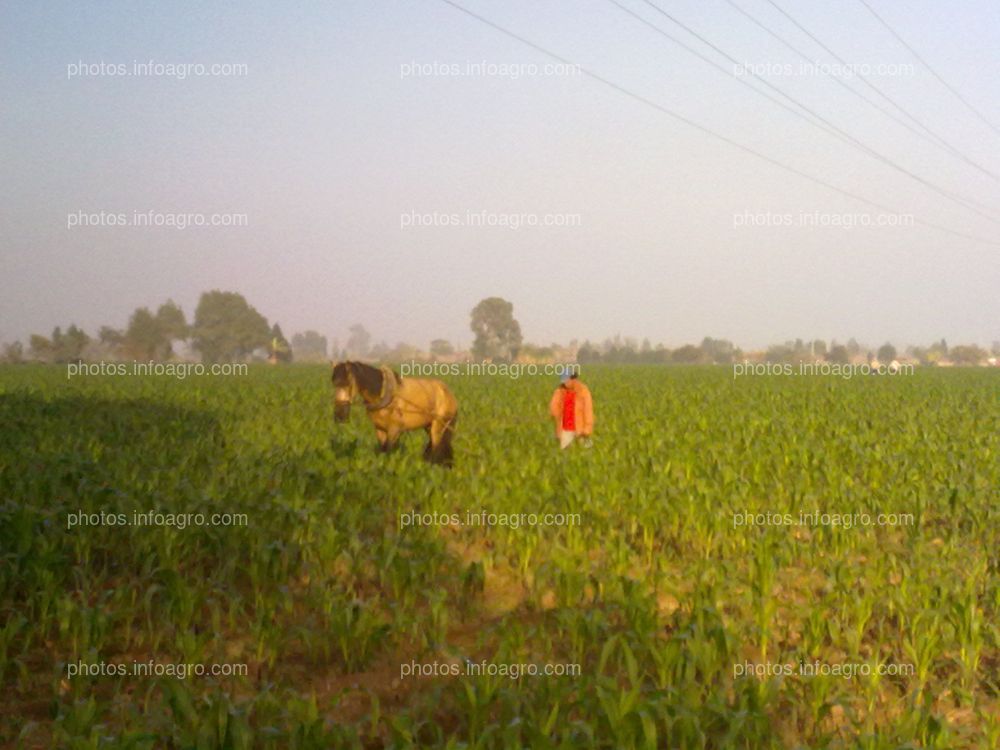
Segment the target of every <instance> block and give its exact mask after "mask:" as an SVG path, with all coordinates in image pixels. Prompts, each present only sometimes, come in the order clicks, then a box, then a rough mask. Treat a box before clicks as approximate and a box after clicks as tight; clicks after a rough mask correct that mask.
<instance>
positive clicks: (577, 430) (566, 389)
mask: <svg viewBox="0 0 1000 750" xmlns="http://www.w3.org/2000/svg"><path fill="white" fill-rule="evenodd" d="M560 380H561V383H560V385H559V387H558V388H556V391H555V393H553V394H552V400H551V401H550V402H549V413H550V414H551V415H552V417H553V419H555V421H556V437H557V438H558V439H559V447H560V448H568V447H569V446H570V444H571V443H572V442H573V441H574V440H575V439H577V438H579V439H580V442H581V443H582V444H583V445H584V446H587V447H589V446H590V436H591V434H592V433H593V431H594V401H593V399H592V398H591V396H590V389H589V388H588V387H587V386H585V385H584V384H583V382H581V380H580V378H579V376H578V375H577V373H576V372H573V373H570V372H568V371H566V370H564V371H563V374H562V376H561V378H560Z"/></svg>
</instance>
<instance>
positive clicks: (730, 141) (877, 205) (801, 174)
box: [441, 0, 1000, 245]
mask: <svg viewBox="0 0 1000 750" xmlns="http://www.w3.org/2000/svg"><path fill="white" fill-rule="evenodd" d="M441 2H443V3H445V4H446V5H450V6H451V7H452V8H455V9H456V10H459V11H461V12H462V13H464V14H466V15H467V16H469V17H471V18H474V19H476V20H477V21H479V22H480V23H482V24H485V25H486V26H489V27H490V28H492V29H495V30H496V31H499V32H500V33H501V34H504V35H505V36H508V37H510V38H511V39H514V40H516V41H518V42H520V43H521V44H523V45H525V46H527V47H530V48H531V49H533V50H535V51H537V52H540V53H541V54H543V55H545V56H546V57H548V58H551V59H552V60H555V61H556V62H559V63H562V64H564V65H569V66H571V67H573V68H574V69H576V70H579V71H580V73H581V74H582V75H585V76H587V77H588V78H591V79H593V80H595V81H597V82H599V83H602V84H604V85H605V86H608V87H609V88H612V89H614V90H615V91H618V92H619V93H621V94H624V95H625V96H627V97H629V98H630V99H634V100H635V101H637V102H640V103H641V104H645V105H646V106H648V107H652V108H653V109H655V110H657V111H658V112H661V113H662V114H665V115H667V116H668V117H670V118H672V119H674V120H677V121H678V122H682V123H684V124H685V125H687V126H689V127H692V128H694V129H696V130H699V131H701V132H702V133H705V134H706V135H709V136H711V137H712V138H715V139H716V140H719V141H722V142H723V143H726V144H728V145H730V146H732V147H733V148H736V149H739V150H740V151H743V152H745V153H748V154H751V155H753V156H756V157H757V158H758V159H761V160H762V161H766V162H767V163H768V164H771V165H773V166H776V167H778V168H779V169H782V170H784V171H786V172H790V173H792V174H794V175H797V176H799V177H801V178H803V179H805V180H809V181H810V182H814V183H816V184H817V185H822V186H823V187H825V188H827V189H828V190H832V191H834V192H836V193H839V194H840V195H843V196H846V197H848V198H851V199H852V200H855V201H858V202H859V203H864V204H866V205H868V206H872V207H873V208H877V209H879V210H880V211H886V212H888V213H899V212H898V211H894V210H893V209H892V208H890V207H889V206H886V205H884V204H882V203H879V202H878V201H873V200H871V199H870V198H865V197H864V196H861V195H858V194H857V193H854V192H851V191H850V190H845V189H844V188H841V187H838V186H836V185H834V184H832V183H830V182H827V181H826V180H824V179H822V178H821V177H815V176H813V175H811V174H809V173H808V172H804V171H802V170H800V169H798V168H797V167H793V166H791V165H789V164H785V163H784V162H781V161H778V160H777V159H774V158H772V157H770V156H767V155H766V154H763V153H761V152H760V151H757V150H756V149H753V148H751V147H750V146H745V145H743V144H742V143H739V142H738V141H734V140H733V139H732V138H729V137H728V136H725V135H722V134H721V133H716V132H715V131H714V130H711V129H709V128H707V127H705V126H704V125H701V124H700V123H698V122H695V121H694V120H691V119H689V118H687V117H685V116H684V115H681V114H678V113H677V112H674V111H673V110H671V109H669V108H667V107H664V106H663V105H661V104H657V103H656V102H654V101H652V100H651V99H647V98H646V97H644V96H642V95H641V94H636V93H635V92H633V91H630V90H629V89H627V88H625V87H624V86H621V85H619V84H617V83H615V82H614V81H610V80H608V79H607V78H604V77H602V76H600V75H598V74H597V73H594V72H592V71H590V70H588V69H586V68H584V67H582V66H580V65H577V64H576V63H574V62H572V61H571V60H568V59H567V58H565V57H562V56H560V55H557V54H556V53H555V52H550V51H549V50H547V49H545V48H544V47H542V46H540V45H538V44H535V43H534V42H532V41H530V40H529V39H525V38H524V37H522V36H520V35H518V34H516V33H514V32H513V31H510V30H508V29H505V28H504V27H503V26H500V25H499V24H496V23H494V22H493V21H491V20H489V19H488V18H485V17H484V16H481V15H479V14H478V13H475V12H473V11H471V10H469V9H468V8H466V7H464V6H462V5H459V4H458V3H456V2H454V0H441ZM914 221H915V222H916V223H918V224H922V225H924V226H927V227H931V228H933V229H937V230H939V231H942V232H947V233H948V234H951V235H954V236H956V237H962V238H963V239H967V240H973V241H975V242H981V243H984V244H987V245H1000V242H998V241H997V240H989V239H984V238H982V237H977V236H976V235H972V234H967V233H965V232H962V231H959V230H956V229H952V228H950V227H946V226H942V225H941V224H936V223H934V222H930V221H926V220H925V219H919V218H917V217H914Z"/></svg>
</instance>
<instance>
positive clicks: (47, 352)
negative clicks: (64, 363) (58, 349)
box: [28, 333, 55, 362]
mask: <svg viewBox="0 0 1000 750" xmlns="http://www.w3.org/2000/svg"><path fill="white" fill-rule="evenodd" d="M28 350H29V351H30V352H31V356H32V358H33V359H37V360H39V361H41V362H51V361H52V357H53V356H54V354H55V351H54V347H53V346H52V342H51V341H50V340H49V339H47V338H45V337H44V336H42V335H41V334H40V333H33V334H31V337H30V338H29V339H28Z"/></svg>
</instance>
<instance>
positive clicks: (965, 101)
mask: <svg viewBox="0 0 1000 750" xmlns="http://www.w3.org/2000/svg"><path fill="white" fill-rule="evenodd" d="M858 1H859V2H860V3H861V4H862V5H864V6H865V7H866V8H868V11H869V12H870V13H871V14H872V15H873V16H875V18H876V19H878V22H879V23H881V24H882V25H883V26H885V28H886V29H888V31H889V33H890V34H892V35H893V36H894V37H896V41H898V42H899V43H900V44H902V45H903V46H904V47H906V49H908V50H909V51H910V54H911V55H913V56H914V57H915V58H917V61H918V62H919V63H920V64H921V65H923V66H924V67H925V68H927V70H928V71H930V73H931V75H933V76H934V77H935V78H937V79H938V81H940V82H941V85H942V86H944V87H945V88H946V89H948V90H949V91H950V92H951V93H953V94H954V95H955V97H956V98H957V99H958V100H959V101H960V102H962V104H964V105H965V106H966V107H968V108H969V109H970V110H971V111H972V112H973V114H975V115H976V117H978V118H979V119H980V120H982V121H983V122H984V123H986V124H987V125H988V126H989V127H990V128H991V129H992V130H993V132H994V133H997V134H998V135H1000V128H998V127H997V126H996V125H994V124H993V123H992V122H990V121H989V120H988V119H986V116H985V115H983V113H982V112H980V111H979V110H978V109H976V108H975V107H974V106H972V103H971V102H970V101H969V100H968V99H966V98H965V97H964V96H962V94H961V93H959V92H958V90H957V89H955V88H954V87H953V86H952V85H951V84H950V83H948V82H947V81H946V80H944V78H942V77H941V76H940V74H939V73H938V72H937V71H936V70H934V68H932V67H931V66H930V64H929V63H928V62H927V61H926V60H925V59H924V58H923V56H921V55H920V53H919V52H917V51H916V50H915V49H913V47H911V46H910V45H909V44H907V42H906V40H905V39H903V37H901V36H900V35H899V34H897V33H896V30H895V29H894V28H892V26H890V25H889V24H888V23H887V22H886V21H885V19H884V18H882V16H880V15H879V14H878V13H876V12H875V9H874V8H873V7H872V6H871V5H869V4H868V3H867V2H865V0H858Z"/></svg>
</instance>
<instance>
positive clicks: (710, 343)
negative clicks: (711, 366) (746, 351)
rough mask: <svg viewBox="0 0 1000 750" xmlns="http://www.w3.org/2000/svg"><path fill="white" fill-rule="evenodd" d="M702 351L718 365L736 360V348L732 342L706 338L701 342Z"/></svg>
mask: <svg viewBox="0 0 1000 750" xmlns="http://www.w3.org/2000/svg"><path fill="white" fill-rule="evenodd" d="M701 350H702V351H703V352H704V353H705V355H706V356H707V357H708V359H709V360H710V361H712V362H714V363H716V364H720V365H722V364H729V363H731V362H732V361H733V360H734V359H735V358H736V347H735V346H733V342H732V341H726V340H725V339H713V338H709V337H707V336H706V337H705V338H704V339H703V340H702V342H701Z"/></svg>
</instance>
